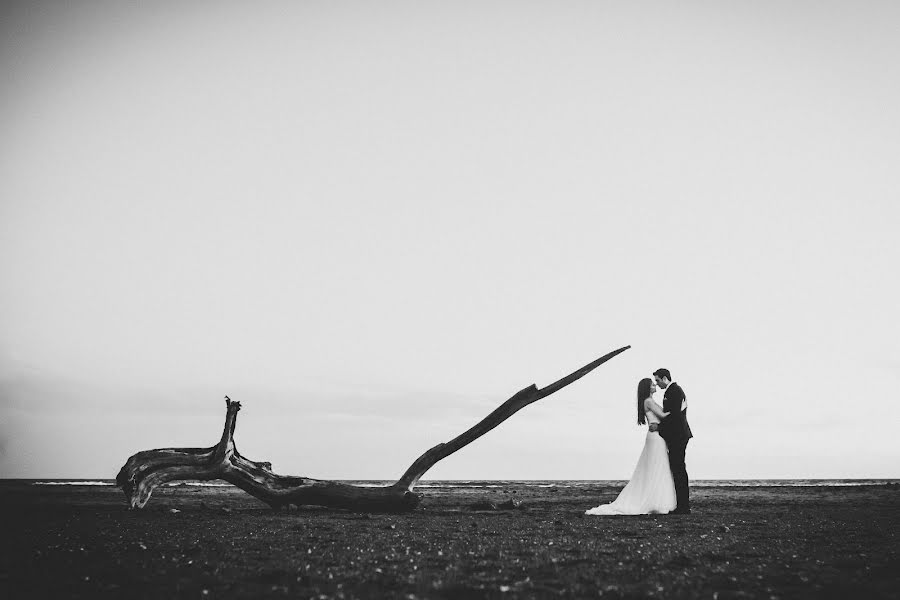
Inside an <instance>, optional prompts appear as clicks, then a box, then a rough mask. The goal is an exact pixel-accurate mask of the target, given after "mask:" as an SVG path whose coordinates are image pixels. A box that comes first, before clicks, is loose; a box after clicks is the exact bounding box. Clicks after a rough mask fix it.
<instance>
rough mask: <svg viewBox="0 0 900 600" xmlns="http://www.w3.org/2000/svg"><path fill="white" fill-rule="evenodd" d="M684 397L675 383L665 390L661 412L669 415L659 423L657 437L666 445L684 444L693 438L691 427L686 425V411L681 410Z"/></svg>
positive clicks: (682, 391)
mask: <svg viewBox="0 0 900 600" xmlns="http://www.w3.org/2000/svg"><path fill="white" fill-rule="evenodd" d="M684 399H685V395H684V390H683V389H681V386H680V385H678V384H677V383H675V382H672V383H670V384H669V387H667V388H666V394H665V395H664V396H663V410H664V411H666V412H667V413H670V414H669V416H668V417H666V418H665V419H663V420H662V421H660V423H659V429H658V431H659V435H660V437H662V439H664V440H666V443H667V444H674V443H677V442H686V441H687V440H689V439H691V438H692V437H694V434H692V433H691V426H690V425H688V420H687V409H684V410H681V405H682V403H683V402H684Z"/></svg>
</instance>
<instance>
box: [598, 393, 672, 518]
mask: <svg viewBox="0 0 900 600" xmlns="http://www.w3.org/2000/svg"><path fill="white" fill-rule="evenodd" d="M655 391H656V384H655V383H654V382H653V380H652V379H649V378H648V379H641V381H640V383H638V391H637V421H638V424H639V425H644V424H647V425H649V424H651V423H659V421H660V419H663V418H665V417H667V416H668V415H669V413H667V412H664V411H663V409H662V407H661V406H660V405H659V404H657V403H656V402H655V401H654V400H653V397H652V396H653V393H654V392H655ZM675 505H676V501H675V483H674V482H673V479H672V470H671V469H670V468H669V452H668V450H667V449H666V442H665V440H663V439H662V438H661V437H660V436H659V434H658V433H657V432H655V431H647V439H646V440H645V441H644V450H643V451H642V452H641V457H640V458H639V459H638V462H637V466H636V467H635V468H634V474H633V475H632V476H631V480H630V481H629V482H628V484H627V485H626V486H625V487H624V488H622V491H621V492H619V497H618V498H616V499H615V501H614V502H612V503H611V504H601V505H600V506H596V507H594V508H592V509H590V510H587V511H585V514H588V515H645V514H650V513H661V514H665V513H668V512H669V511H672V510H675Z"/></svg>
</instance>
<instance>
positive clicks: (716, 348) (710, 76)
mask: <svg viewBox="0 0 900 600" xmlns="http://www.w3.org/2000/svg"><path fill="white" fill-rule="evenodd" d="M0 11H2V14H0V22H2V25H0V78H2V79H0V87H2V89H3V90H4V93H3V94H2V95H0V131H2V135H0V476H5V477H112V476H114V475H115V473H116V471H117V470H118V468H119V467H120V466H121V464H122V463H124V461H125V459H126V458H127V457H128V456H129V455H130V454H132V453H134V452H136V451H138V450H142V449H148V448H154V447H166V446H196V445H208V444H212V443H214V442H215V440H216V439H217V438H218V436H219V435H220V432H221V425H222V420H223V415H224V404H223V402H222V396H223V395H225V394H228V395H230V396H231V397H232V398H233V399H236V400H240V401H241V402H242V403H243V405H244V410H243V411H242V413H241V417H240V419H239V423H238V430H237V437H236V439H237V442H238V444H239V447H240V448H241V451H242V453H243V454H245V455H247V456H248V457H250V458H253V459H256V460H271V461H272V462H273V463H274V468H275V470H276V471H278V472H281V473H290V474H297V475H307V476H312V477H320V478H392V477H397V476H399V475H400V474H401V473H402V472H403V471H404V470H405V469H406V467H407V466H408V465H409V464H410V463H411V462H412V461H413V460H414V459H415V458H416V457H417V456H418V455H419V454H420V453H421V452H423V451H424V450H425V449H427V448H428V447H430V446H432V445H434V444H436V443H438V442H442V441H446V440H448V439H449V438H452V437H453V436H455V435H456V434H458V433H461V432H462V431H463V430H465V429H467V428H468V427H469V426H470V425H472V424H474V423H475V422H476V421H478V420H479V419H481V418H482V417H483V416H485V415H486V414H487V413H488V412H490V411H491V410H493V408H494V407H495V406H496V405H498V404H499V403H501V402H502V401H503V400H505V399H506V398H507V397H509V396H510V395H512V394H513V393H514V392H516V391H517V390H519V389H521V388H522V387H525V386H527V385H529V384H531V383H536V384H538V385H539V386H543V385H546V384H548V383H551V382H552V381H554V380H556V379H557V378H559V377H561V376H563V375H565V374H567V373H568V372H570V371H572V370H574V369H576V368H578V367H580V366H582V365H583V364H585V363H587V362H589V361H591V360H593V359H594V358H596V357H598V356H600V355H602V354H604V353H606V352H608V351H610V350H612V349H614V348H617V347H619V346H623V345H626V344H631V345H632V346H633V348H632V349H631V350H629V351H628V352H626V353H625V354H623V355H622V356H620V357H618V358H616V359H613V361H611V362H609V363H607V364H606V365H604V366H602V367H601V368H600V369H598V370H597V371H595V372H594V373H592V374H591V375H589V376H588V377H587V378H585V379H583V380H581V381H579V382H578V383H576V384H574V385H573V386H570V387H569V388H566V389H565V390H564V391H562V392H560V393H558V394H556V395H554V396H551V397H549V398H547V399H545V400H543V401H542V402H540V403H538V404H537V405H533V406H531V407H528V408H526V409H525V410H524V411H523V412H522V413H520V414H517V415H515V416H514V417H513V418H512V419H510V420H509V421H507V422H506V423H504V424H503V425H502V426H501V427H500V428H499V429H497V430H495V431H493V432H491V433H490V434H489V435H487V436H486V437H484V438H482V439H481V440H479V441H477V442H475V443H474V444H472V445H471V446H469V447H466V448H465V449H464V450H462V451H460V452H459V453H458V454H456V455H453V456H452V457H450V458H447V459H445V460H444V461H442V462H441V463H439V464H438V465H437V466H436V467H435V468H434V469H433V470H432V471H430V472H429V474H428V477H429V478H463V479H466V478H559V479H562V478H584V479H594V478H598V479H604V478H627V477H628V476H629V475H630V474H631V470H632V469H633V467H634V463H635V462H636V460H637V457H638V454H639V453H640V449H641V445H642V443H643V435H644V434H643V431H642V430H641V429H640V428H639V427H638V426H637V425H635V423H634V417H635V416H634V404H635V390H636V386H637V381H638V380H639V379H640V378H641V377H645V376H648V375H649V374H650V373H651V372H652V371H653V370H654V369H656V368H658V367H662V366H665V367H668V368H669V369H671V370H672V372H673V374H674V376H675V379H676V380H677V381H679V383H681V384H682V386H683V387H684V388H685V390H686V392H687V395H688V399H689V403H690V407H691V408H690V413H689V414H690V421H691V425H692V428H693V430H694V433H695V439H694V440H693V441H692V442H691V445H690V446H689V448H688V470H689V473H690V475H691V477H693V478H720V477H722V478H724V477H898V476H900V472H898V469H897V465H898V464H900V447H898V444H897V442H896V438H895V436H893V435H891V434H890V433H887V432H886V430H885V427H886V426H887V425H888V424H892V423H897V422H900V408H898V403H897V402H896V401H895V400H894V399H893V396H895V395H896V393H895V388H896V386H897V385H898V383H900V343H898V340H900V319H898V318H897V307H898V305H900V290H898V284H897V275H896V270H897V265H898V264H900V243H898V241H897V232H896V229H897V226H898V225H900V208H898V198H897V193H898V189H900V169H898V168H897V166H898V156H900V112H898V110H897V106H900V72H898V68H897V57H898V56H900V31H898V23H900V8H898V5H897V4H896V3H893V2H888V1H884V2H850V1H849V0H848V1H843V2H818V1H817V2H812V1H809V2H792V3H788V4H786V3H781V2H756V1H754V2H730V3H721V2H688V3H679V4H678V5H673V4H671V3H643V4H641V5H639V6H638V5H635V4H627V5H626V4H622V3H612V2H484V3H482V2H478V3H476V2H471V3H460V2H380V3H370V2H300V3H297V2H286V3H283V4H278V3H271V4H267V5H265V6H260V5H258V4H247V3H240V2H234V3H226V2H208V3H207V2H194V3H191V4H190V6H185V3H180V2H162V3H138V2H134V3H123V2H98V1H94V2H82V3H49V2H32V3H19V4H15V3H4V4H3V5H2V8H0Z"/></svg>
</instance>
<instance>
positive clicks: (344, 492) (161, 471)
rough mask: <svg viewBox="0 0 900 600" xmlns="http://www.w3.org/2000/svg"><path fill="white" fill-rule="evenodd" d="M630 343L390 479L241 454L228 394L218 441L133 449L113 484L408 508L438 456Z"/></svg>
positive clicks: (235, 406)
mask: <svg viewBox="0 0 900 600" xmlns="http://www.w3.org/2000/svg"><path fill="white" fill-rule="evenodd" d="M630 347H631V346H625V347H623V348H619V349H618V350H614V351H613V352H610V353H609V354H606V355H605V356H601V357H600V358H598V359H597V360H595V361H593V362H592V363H590V364H587V365H585V366H584V367H582V368H580V369H578V370H577V371H575V372H574V373H571V374H569V375H567V376H566V377H563V378H562V379H560V380H559V381H557V382H555V383H553V384H551V385H548V386H547V387H545V388H541V389H538V388H537V387H536V386H535V385H534V384H532V385H530V386H528V387H527V388H525V389H523V390H522V391H520V392H518V393H517V394H515V395H514V396H513V397H512V398H510V399H509V400H507V401H506V402H504V403H503V404H501V405H500V406H499V407H498V408H497V409H496V410H494V411H493V412H492V413H491V414H489V415H488V416H487V417H485V418H484V419H482V420H481V421H480V422H479V423H477V424H476V425H475V426H474V427H472V428H471V429H469V430H468V431H466V432H464V433H462V434H461V435H459V436H457V437H456V438H454V439H452V440H450V441H449V442H447V443H444V444H438V445H437V446H435V447H434V448H431V449H430V450H428V451H427V452H425V453H424V454H423V455H422V456H420V457H419V458H417V459H416V460H415V462H413V464H412V465H411V466H410V467H409V468H408V469H407V470H406V472H405V473H404V474H403V475H402V476H401V477H400V479H398V480H397V482H396V483H394V484H393V485H389V486H383V487H360V486H354V485H349V484H345V483H340V482H336V481H325V480H321V479H310V478H308V477H294V476H290V475H279V474H277V473H275V472H273V471H272V464H271V463H268V462H257V461H252V460H250V459H248V458H246V457H244V456H242V455H241V454H240V453H239V452H238V450H237V447H236V446H235V443H234V429H235V425H236V424H237V414H238V411H239V410H240V409H241V403H240V402H235V401H233V400H231V399H230V398H228V396H226V397H225V405H226V412H225V429H224V431H223V432H222V438H221V439H220V440H219V443H218V444H216V445H215V446H212V447H211V448H163V449H159V450H145V451H143V452H138V453H137V454H135V455H133V456H131V457H130V458H129V459H128V461H127V462H126V463H125V465H124V466H123V467H122V469H121V470H120V471H119V474H118V475H117V476H116V484H117V485H118V486H119V487H120V488H122V491H123V492H125V496H126V497H127V499H128V503H129V506H130V508H143V507H144V506H146V504H147V501H148V500H150V495H151V494H152V493H153V490H154V489H155V488H157V487H158V486H160V485H162V484H164V483H166V482H169V481H177V480H201V481H208V480H212V479H222V480H224V481H227V482H229V483H232V484H234V485H236V486H237V487H239V488H241V489H242V490H244V491H245V492H247V493H248V494H250V495H251V496H254V497H255V498H259V499H260V500H262V501H263V502H265V503H266V504H268V505H269V506H271V507H273V508H280V507H283V506H286V505H289V504H294V505H318V506H328V507H338V508H347V509H351V510H360V511H367V512H406V511H410V510H413V509H414V508H415V507H416V506H417V505H418V504H419V501H420V499H421V498H420V496H419V495H418V494H416V493H414V492H413V488H415V486H416V483H418V481H419V479H420V478H421V477H422V475H424V474H425V473H426V472H427V471H428V469H430V468H431V467H433V466H434V465H435V464H436V463H437V462H438V461H440V460H442V459H444V458H446V457H447V456H449V455H451V454H453V453H454V452H456V451H457V450H459V449H460V448H463V447H464V446H466V445H468V444H470V443H472V442H473V441H475V440H477V439H478V438H480V437H481V436H483V435H484V434H486V433H487V432H488V431H490V430H491V429H493V428H495V427H497V426H498V425H499V424H500V423H502V422H503V421H505V420H506V419H508V418H509V417H511V416H512V415H513V414H515V413H516V412H518V411H519V410H521V409H522V408H524V407H526V406H528V405H529V404H531V403H533V402H537V401H538V400H540V399H541V398H545V397H547V396H549V395H550V394H552V393H554V392H557V391H559V390H561V389H562V388H564V387H565V386H567V385H569V384H570V383H572V382H573V381H576V380H578V379H580V378H582V377H584V376H585V375H587V374H588V373H590V372H591V371H593V370H594V369H596V368H597V367H599V366H600V365H602V364H603V363H605V362H606V361H608V360H609V359H611V358H612V357H614V356H616V355H618V354H621V353H622V352H624V351H625V350H628V348H630Z"/></svg>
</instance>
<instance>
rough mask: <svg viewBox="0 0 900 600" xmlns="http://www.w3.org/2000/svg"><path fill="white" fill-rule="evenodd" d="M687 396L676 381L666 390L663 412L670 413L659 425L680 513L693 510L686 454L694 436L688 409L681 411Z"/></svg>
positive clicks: (677, 509) (677, 508)
mask: <svg viewBox="0 0 900 600" xmlns="http://www.w3.org/2000/svg"><path fill="white" fill-rule="evenodd" d="M684 399H685V395H684V390H682V389H681V386H680V385H678V384H677V383H675V382H674V381H673V382H672V383H670V384H669V387H667V388H666V394H665V396H663V410H664V411H666V412H667V413H670V414H669V416H668V417H666V418H665V419H663V420H662V421H661V422H660V424H659V429H658V430H657V431H659V435H660V437H662V439H664V440H666V445H667V446H668V447H669V466H670V467H671V468H672V478H673V479H674V480H675V497H676V500H677V502H678V506H677V507H676V508H675V510H676V511H678V512H687V511H690V510H691V497H690V492H689V490H688V474H687V467H685V466H684V454H685V451H686V450H687V443H688V440H690V439H691V438H692V437H694V435H693V434H692V433H691V426H690V425H688V421H687V409H686V408H685V409H684V410H681V407H682V404H683V403H684Z"/></svg>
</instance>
